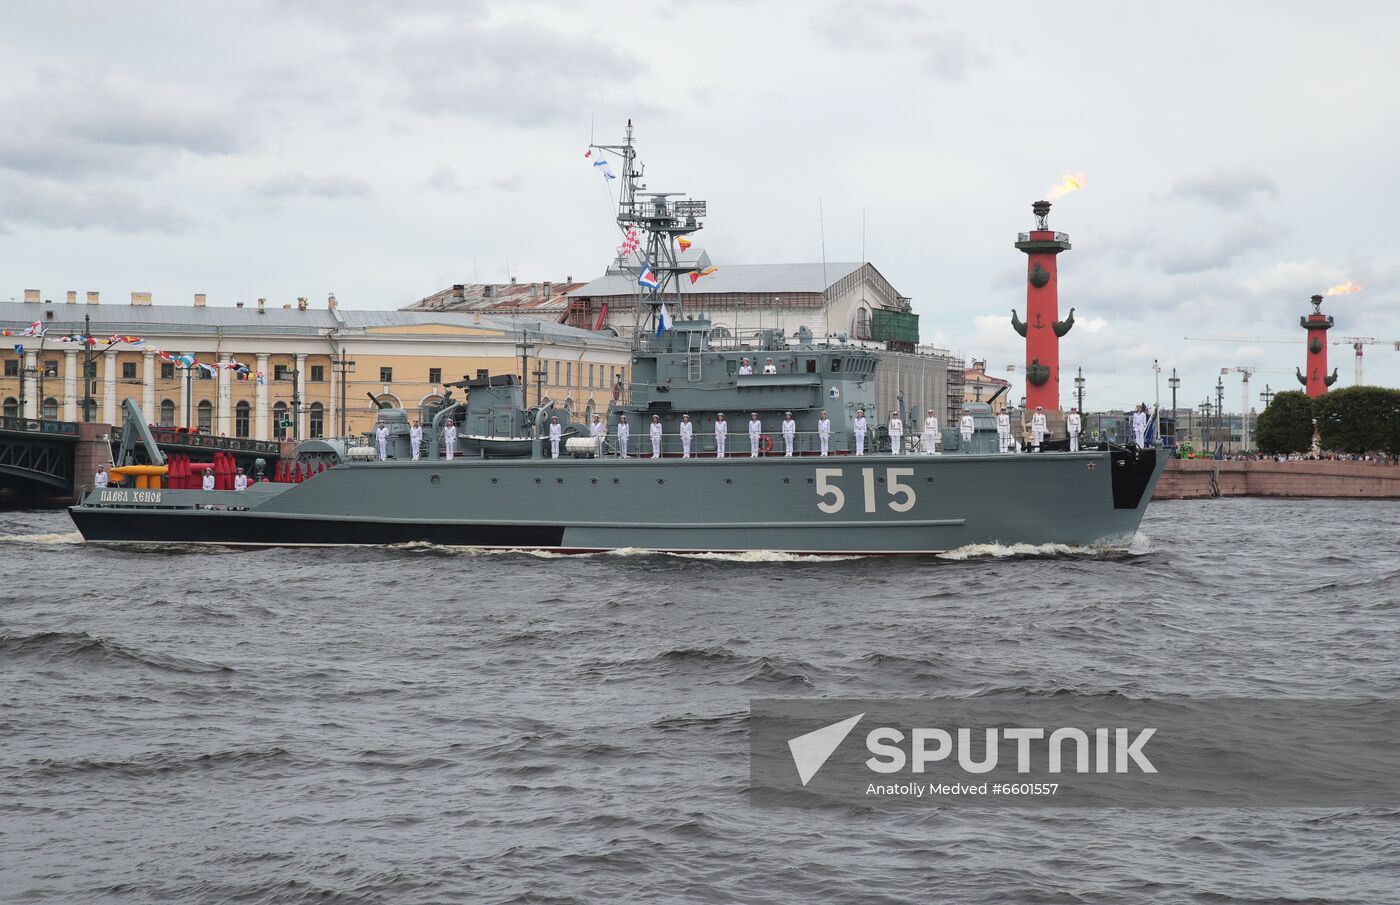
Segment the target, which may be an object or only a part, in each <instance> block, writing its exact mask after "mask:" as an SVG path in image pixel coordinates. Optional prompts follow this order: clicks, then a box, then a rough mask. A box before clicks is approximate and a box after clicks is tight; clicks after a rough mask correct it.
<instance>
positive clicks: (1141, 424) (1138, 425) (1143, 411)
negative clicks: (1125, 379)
mask: <svg viewBox="0 0 1400 905" xmlns="http://www.w3.org/2000/svg"><path fill="white" fill-rule="evenodd" d="M1133 442H1134V443H1135V444H1137V446H1138V448H1139V449H1141V448H1142V447H1144V446H1146V445H1147V403H1146V402H1144V403H1143V404H1141V405H1139V406H1138V407H1137V408H1136V409H1135V410H1134V411H1133Z"/></svg>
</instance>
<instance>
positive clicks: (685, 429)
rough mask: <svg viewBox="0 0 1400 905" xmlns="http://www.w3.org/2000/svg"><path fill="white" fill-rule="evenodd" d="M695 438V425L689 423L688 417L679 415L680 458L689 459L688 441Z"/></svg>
mask: <svg viewBox="0 0 1400 905" xmlns="http://www.w3.org/2000/svg"><path fill="white" fill-rule="evenodd" d="M694 436H695V425H693V424H691V423H690V416H689V415H681V458H682V459H689V458H690V439H691V437H694Z"/></svg>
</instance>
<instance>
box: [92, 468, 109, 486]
mask: <svg viewBox="0 0 1400 905" xmlns="http://www.w3.org/2000/svg"><path fill="white" fill-rule="evenodd" d="M92 486H93V487H94V488H96V489H97V490H106V489H107V466H106V465H99V466H97V474H95V475H93V477H92Z"/></svg>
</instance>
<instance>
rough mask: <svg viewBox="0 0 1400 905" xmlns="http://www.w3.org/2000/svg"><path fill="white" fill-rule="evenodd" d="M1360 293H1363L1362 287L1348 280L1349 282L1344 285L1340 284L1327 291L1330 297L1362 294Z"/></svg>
mask: <svg viewBox="0 0 1400 905" xmlns="http://www.w3.org/2000/svg"><path fill="white" fill-rule="evenodd" d="M1360 291H1361V287H1360V286H1359V285H1357V284H1356V283H1353V282H1352V281H1351V280H1347V281H1346V282H1344V283H1338V284H1337V285H1335V286H1332V287H1331V288H1329V289H1328V290H1327V294H1328V295H1351V294H1352V293H1353V292H1360Z"/></svg>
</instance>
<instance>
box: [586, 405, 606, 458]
mask: <svg viewBox="0 0 1400 905" xmlns="http://www.w3.org/2000/svg"><path fill="white" fill-rule="evenodd" d="M588 433H589V434H591V435H592V437H593V440H594V441H595V443H596V444H597V445H596V446H595V447H594V452H593V455H594V457H595V458H600V457H601V456H602V455H603V444H604V443H605V442H606V441H607V438H608V426H607V425H606V424H604V423H603V416H602V415H594V416H593V423H592V424H590V425H588Z"/></svg>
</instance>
